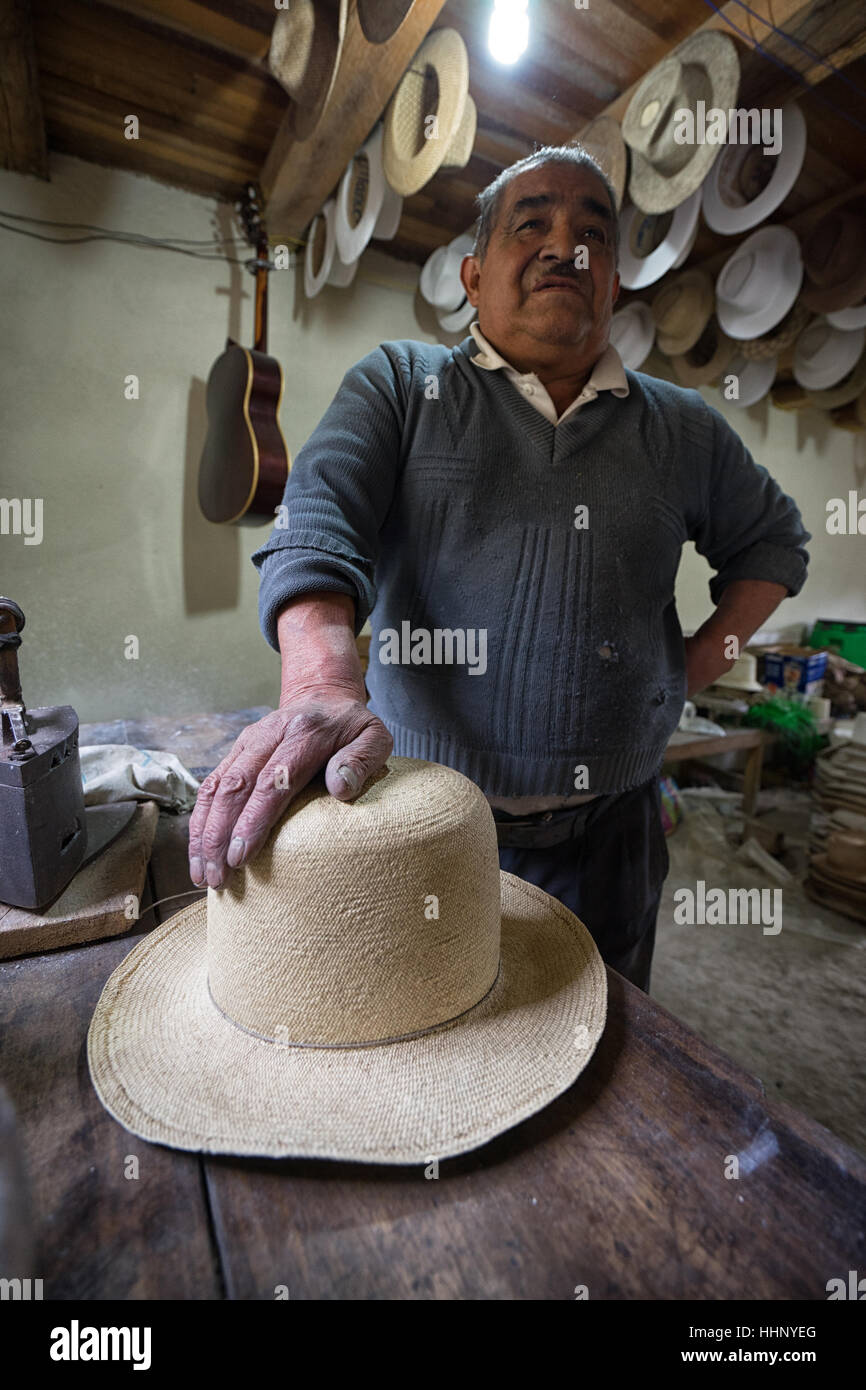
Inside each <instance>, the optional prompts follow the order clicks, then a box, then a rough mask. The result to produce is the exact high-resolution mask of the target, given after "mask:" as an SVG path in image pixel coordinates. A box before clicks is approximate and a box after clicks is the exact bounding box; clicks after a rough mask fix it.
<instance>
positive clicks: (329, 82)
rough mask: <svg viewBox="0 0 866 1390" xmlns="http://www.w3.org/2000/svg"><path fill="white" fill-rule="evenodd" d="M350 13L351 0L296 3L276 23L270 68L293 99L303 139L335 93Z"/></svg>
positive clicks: (297, 0)
mask: <svg viewBox="0 0 866 1390" xmlns="http://www.w3.org/2000/svg"><path fill="white" fill-rule="evenodd" d="M348 9H349V4H348V0H292V3H291V5H290V6H289V8H288V9H286V10H280V11H279V13H278V14H277V17H276V19H275V21H274V28H273V32H272V35H271V46H270V51H269V53H268V67H269V68H270V70H271V72H272V73H273V74H274V77H276V79H277V81H278V82H279V83H280V85H281V86H282V87H284V88H285V90H286V91H287V92H288V94H289V96H290V97H291V98H292V101H293V103H294V107H293V113H292V120H293V130H294V134H295V136H296V138H297V139H298V140H306V139H308V137H309V136H310V135H311V134H312V132H313V130H314V129H315V127H316V126H317V125H318V123H319V121H320V119H321V116H322V113H323V111H324V109H325V106H326V105H327V102H328V98H329V97H330V95H331V92H332V90H333V86H334V82H335V81H336V77H337V69H338V68H339V65H340V54H341V52H342V48H343V39H344V38H345V34H346V17H347V14H348Z"/></svg>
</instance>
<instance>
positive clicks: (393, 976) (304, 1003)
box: [207, 757, 501, 1047]
mask: <svg viewBox="0 0 866 1390" xmlns="http://www.w3.org/2000/svg"><path fill="white" fill-rule="evenodd" d="M500 912H501V901H500V877H499V856H498V848H497V839H496V827H495V823H494V820H493V815H492V812H491V810H490V806H489V805H488V803H487V801H486V799H485V797H484V795H483V793H482V792H481V790H480V789H479V788H478V787H477V786H476V785H475V784H474V783H473V782H470V781H469V779H468V778H466V777H463V776H462V775H461V774H460V773H458V772H455V771H453V769H451V768H446V767H441V766H439V765H438V764H435V763H429V762H423V761H420V760H416V759H411V758H400V757H394V758H391V759H389V761H388V764H387V767H386V769H384V770H383V772H382V773H380V774H378V775H377V776H376V777H374V778H371V779H369V780H368V782H367V783H366V784H365V786H364V788H363V789H362V790H361V792H360V794H359V795H358V796H357V797H356V798H355V800H354V801H352V802H341V801H337V800H336V799H335V798H334V797H332V796H331V795H330V794H329V793H328V792H327V790H326V788H325V785H324V781H323V779H322V778H321V777H319V778H317V779H316V780H315V782H314V783H312V784H310V785H309V786H308V787H306V788H305V789H304V791H302V792H301V794H300V795H299V796H298V797H296V798H295V800H294V801H293V802H292V803H291V805H290V806H289V808H288V810H287V811H286V813H285V815H284V816H283V818H282V819H281V820H280V821H279V822H278V824H277V825H276V826H275V827H274V829H273V830H272V832H271V834H270V836H269V838H268V840H267V841H266V843H265V845H264V846H263V848H262V849H261V851H260V852H259V854H258V855H257V856H256V857H255V859H253V860H252V861H251V862H250V863H249V864H248V865H247V866H246V867H245V868H244V869H243V870H240V871H236V872H235V873H234V874H233V875H232V878H231V879H230V881H229V882H228V884H227V886H226V887H225V888H223V889H221V890H214V889H210V890H209V892H208V917H207V938H208V946H207V957H208V984H209V987H210V992H211V996H212V998H213V1001H214V1003H215V1004H216V1005H217V1007H218V1008H219V1009H221V1011H222V1012H223V1013H224V1014H225V1015H226V1017H227V1018H228V1019H230V1020H231V1021H232V1022H233V1023H235V1024H236V1025H238V1026H239V1027H240V1028H242V1029H244V1030H246V1031H248V1032H251V1033H254V1034H255V1035H257V1036H259V1037H263V1038H266V1039H268V1040H269V1041H272V1042H276V1043H284V1044H287V1045H293V1046H302V1045H309V1046H318V1047H322V1046H335V1047H339V1046H342V1047H347V1046H363V1045H370V1044H373V1043H379V1042H389V1041H393V1040H395V1039H397V1038H403V1037H407V1036H413V1035H417V1034H419V1033H422V1032H426V1031H428V1030H430V1029H435V1028H439V1027H442V1026H443V1025H445V1024H447V1023H449V1022H450V1021H452V1020H453V1019H455V1018H457V1017H459V1016H460V1015H461V1014H463V1013H465V1012H466V1011H467V1010H468V1009H471V1008H472V1007H473V1006H474V1005H476V1004H478V1003H479V1002H480V1001H481V1000H482V999H483V998H484V997H485V996H486V995H487V993H488V992H489V991H490V989H491V988H492V986H493V984H494V983H495V980H496V977H497V973H498V970H499V946H500Z"/></svg>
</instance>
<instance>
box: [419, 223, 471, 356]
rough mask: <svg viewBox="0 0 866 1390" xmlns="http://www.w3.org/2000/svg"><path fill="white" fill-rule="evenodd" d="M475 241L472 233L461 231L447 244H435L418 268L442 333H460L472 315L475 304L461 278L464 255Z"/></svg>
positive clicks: (421, 283) (424, 289) (422, 289)
mask: <svg viewBox="0 0 866 1390" xmlns="http://www.w3.org/2000/svg"><path fill="white" fill-rule="evenodd" d="M474 245H475V237H474V235H473V233H472V232H461V233H460V235H459V236H456V237H454V239H453V240H452V241H449V242H448V244H447V246H437V247H436V250H435V251H433V252H432V253H431V254H430V255H429V256H428V257H427V260H426V261H425V263H424V266H423V267H422V270H421V278H420V281H419V284H418V288H419V289H420V291H421V294H422V296H423V297H424V299H426V300H427V303H428V304H430V305H432V307H433V308H434V309H435V310H436V319H437V322H438V324H439V327H440V328H441V329H442V330H443V332H445V333H459V332H460V331H461V329H463V328H467V327H468V326H469V324H470V323H471V322H472V319H473V318H474V316H475V312H476V310H475V306H474V305H472V304H470V302H469V300H468V298H467V296H466V291H465V289H464V288H463V281H462V280H461V279H460V266H461V265H462V263H463V258H464V256H468V255H471V253H472V248H473V246H474Z"/></svg>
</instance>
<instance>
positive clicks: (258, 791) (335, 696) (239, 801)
mask: <svg viewBox="0 0 866 1390" xmlns="http://www.w3.org/2000/svg"><path fill="white" fill-rule="evenodd" d="M393 746H394V740H393V739H392V737H391V735H390V734H389V733H388V730H387V729H386V728H385V725H384V724H383V723H382V721H381V720H380V719H377V718H376V716H375V714H371V713H370V711H369V710H368V709H367V706H366V705H365V704H364V703H363V702H362V701H361V700H359V699H358V698H357V696H355V695H350V694H347V693H346V692H342V691H339V690H327V689H322V690H318V691H309V692H307V693H305V694H304V695H302V696H299V697H298V698H297V699H296V700H294V701H293V702H291V703H290V704H288V705H286V706H285V707H281V708H280V709H278V710H274V711H273V713H272V714H266V715H265V717H264V719H260V720H259V721H258V723H256V724H250V725H249V726H248V727H247V728H246V729H244V731H243V733H241V734H240V735H239V736H238V738H237V740H236V742H235V745H234V747H233V748H232V751H231V752H230V753H229V755H228V757H227V758H224V759H223V761H222V762H221V763H220V764H219V766H218V767H217V768H215V769H214V771H213V772H212V773H210V775H209V776H208V777H206V778H205V780H204V781H203V782H202V784H201V786H200V787H199V790H198V796H197V798H196V803H195V808H194V810H193V813H192V816H191V818H190V824H189V869H190V877H191V878H192V881H193V883H195V884H199V885H200V884H202V883H203V882H204V881H205V880H207V883H208V885H209V887H211V888H220V887H222V884H223V882H224V880H225V878H226V865H228V866H229V867H230V868H238V867H240V865H242V864H245V863H247V861H248V860H250V859H252V858H253V857H254V856H255V855H256V854H258V852H259V850H260V849H261V847H262V845H263V844H264V842H265V840H266V839H267V837H268V833H269V831H270V830H271V828H272V826H273V825H274V824H275V823H276V822H277V820H278V819H279V817H280V816H281V814H282V812H283V811H284V810H285V808H286V807H287V806H288V805H289V803H290V802H291V801H293V800H294V798H295V797H296V796H297V795H298V792H300V791H302V790H303V788H304V787H305V786H306V785H307V783H308V782H309V781H310V780H311V778H313V777H315V775H316V773H317V772H319V771H320V769H321V768H322V766H323V765H325V785H326V787H327V788H328V791H329V792H330V793H331V795H332V796H335V797H337V799H338V800H340V801H351V799H352V797H353V796H356V795H357V793H358V792H359V791H360V789H361V787H362V786H363V784H364V782H366V780H367V778H368V777H370V776H371V775H372V773H374V772H378V770H379V768H381V767H384V765H385V763H386V762H387V760H388V757H389V755H390V753H391V749H392V748H393Z"/></svg>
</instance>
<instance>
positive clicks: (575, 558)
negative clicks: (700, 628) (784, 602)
mask: <svg viewBox="0 0 866 1390" xmlns="http://www.w3.org/2000/svg"><path fill="white" fill-rule="evenodd" d="M477 351H478V349H477V346H476V344H475V342H474V340H473V339H472V338H471V337H467V338H465V339H464V340H463V342H461V343H459V344H458V345H457V346H456V347H453V348H448V347H443V346H441V345H439V344H430V343H421V342H415V341H412V340H409V339H405V340H400V341H393V342H385V343H382V344H381V345H380V346H379V347H377V348H375V349H374V350H373V351H372V352H370V353H368V354H367V356H366V357H364V358H362V360H361V361H360V362H358V363H357V364H356V365H355V366H354V367H352V368H351V369H350V370H349V371H348V372H347V373H346V375H345V376H344V378H343V381H342V384H341V386H340V388H339V390H338V392H337V394H336V396H335V397H334V400H333V401H332V403H331V405H330V406H329V407H328V409H327V411H326V412H325V415H324V416H323V418H322V420H321V422H320V424H319V425H318V426H317V428H316V429H315V430H314V432H313V434H312V435H311V436H310V438H309V440H308V441H307V443H306V444H305V445H304V447H303V448H302V449H301V451H300V452H299V454H298V455H297V458H296V459H295V462H294V466H293V468H292V471H291V475H290V477H289V480H288V483H287V485H286V490H285V495H284V498H283V505H284V509H285V510H284V512H283V513H282V514H281V515H280V516H278V519H277V525H276V526H275V528H274V530H273V531H272V533H271V535H270V537H269V539H268V540H267V542H266V543H265V544H264V545H263V546H261V548H260V549H259V550H257V551H256V552H255V554H254V555H253V557H252V559H253V563H254V564H255V565H256V566H257V567H258V569H259V571H260V573H261V584H260V590H259V618H260V623H261V628H262V631H263V633H264V635H265V637H266V638H267V640H268V642H269V643H270V644H271V646H272V647H274V649H275V650H279V647H278V642H277V630H276V623H277V617H278V615H279V612H280V610H281V608H282V607H283V605H284V604H285V603H286V602H287V600H288V599H290V598H293V597H295V596H296V595H299V594H303V593H308V592H312V591H315V590H332V591H335V592H338V593H345V594H350V595H351V596H352V597H353V598H354V599H355V602H356V605H357V615H356V632H358V631H360V629H361V627H362V625H363V623H364V621H365V619H366V618H367V617H368V616H369V618H370V625H371V629H372V634H373V635H372V640H371V644H370V665H369V669H368V672H367V687H368V690H369V692H370V708H371V709H372V710H373V712H374V713H376V714H377V715H378V716H379V717H380V718H381V719H382V721H383V722H384V723H385V725H386V726H387V727H388V729H389V730H390V732H391V734H392V735H393V738H394V752H395V753H399V754H403V755H405V756H407V757H413V758H427V759H430V760H431V761H433V762H440V763H445V764H447V765H449V766H451V767H454V768H457V769H458V770H459V771H460V772H463V773H464V774H465V775H466V776H467V777H470V778H472V780H473V781H475V782H477V783H478V785H479V786H480V787H481V788H482V790H483V791H484V792H485V793H486V794H487V795H488V796H494V797H499V796H521V795H533V794H546V795H551V796H559V795H562V796H573V795H575V793H577V792H588V793H597V794H598V793H605V792H614V791H622V790H625V789H627V788H629V787H632V786H636V785H638V784H639V783H640V782H643V781H645V780H646V779H647V778H649V777H652V776H653V775H654V774H655V773H656V772H657V771H658V769H659V767H660V765H661V762H662V758H663V755H664V751H665V746H666V744H667V741H668V738H669V737H670V735H671V733H672V732H673V730H674V729H675V728H676V726H677V723H678V720H679V717H680V713H681V711H682V705H683V700H684V698H685V693H686V686H685V661H684V656H685V653H684V646H683V636H682V631H681V628H680V624H679V620H678V617H677V611H676V605H675V602H674V581H675V578H676V573H677V567H678V565H679V560H680V551H681V547H682V545H683V542H684V541H686V540H687V539H691V540H693V541H694V542H695V546H696V548H697V549H698V551H699V552H700V553H701V554H702V555H705V556H706V557H707V559H708V561H709V563H710V564H711V565H712V567H713V569H714V570H716V571H717V573H716V574H715V575H714V576H713V579H712V580H711V583H710V594H711V597H712V599H713V601H714V602H718V599H719V596H720V594H721V592H722V590H723V589H724V587H725V585H726V584H728V583H730V582H731V580H734V579H764V580H772V581H774V582H775V583H778V584H784V585H786V587H787V588H788V591H789V592H790V593H792V594H796V593H798V592H799V590H800V588H801V587H802V585H803V582H804V580H805V575H806V564H807V561H808V555H807V552H806V551H805V550H804V549H803V546H804V543H805V542H806V541H808V540H809V538H810V537H809V533H808V532H807V531H805V530H804V529H803V525H802V520H801V517H800V513H799V511H798V509H797V507H796V505H795V503H794V502H793V501H792V500H791V498H790V497H787V496H786V495H785V494H784V493H783V492H782V491H781V489H780V488H779V487H778V485H777V484H776V483H775V482H774V480H773V479H772V478H771V477H770V475H769V474H768V472H767V470H766V469H765V468H763V467H761V466H760V465H758V464H756V463H755V461H754V459H753V458H752V456H751V454H750V453H749V452H748V450H747V449H746V448H745V446H744V445H743V443H742V441H741V440H740V439H739V437H738V436H737V435H736V434H735V433H734V431H733V430H732V429H731V428H730V426H729V425H728V424H727V423H726V421H725V420H724V418H723V416H722V415H720V414H719V412H718V411H716V410H714V409H713V408H712V407H711V406H708V405H707V404H706V402H705V401H704V400H703V398H702V397H701V396H700V395H699V393H698V392H697V391H692V390H684V389H682V388H680V387H677V386H673V385H670V384H669V383H668V382H665V381H661V380H658V379H657V378H655V377H651V376H646V375H644V374H643V373H642V372H633V371H627V372H626V377H627V380H628V384H629V395H628V396H627V397H625V398H622V399H618V398H615V397H613V396H612V395H611V393H610V392H608V391H606V392H601V393H600V394H599V396H598V397H597V399H596V400H594V401H590V402H588V403H587V404H586V405H585V406H583V407H582V409H581V410H580V411H578V412H577V413H576V414H575V415H574V416H573V417H571V418H570V419H568V420H566V421H563V423H562V424H561V425H558V426H554V425H553V424H551V423H550V422H549V421H547V420H546V419H545V418H544V416H543V415H541V414H540V413H539V412H538V411H537V410H536V409H535V408H534V407H533V406H532V405H530V404H529V403H528V402H527V401H525V400H524V399H523V398H522V397H521V395H520V394H519V393H518V392H517V391H516V390H515V388H514V386H513V384H512V383H511V382H509V381H508V380H507V379H506V378H505V376H504V374H503V373H502V372H480V371H478V369H477V368H475V367H473V366H472V364H471V361H470V358H471V357H472V356H473V355H474V354H475V353H476V352H477ZM283 521H286V523H287V524H286V525H281V522H283Z"/></svg>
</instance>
